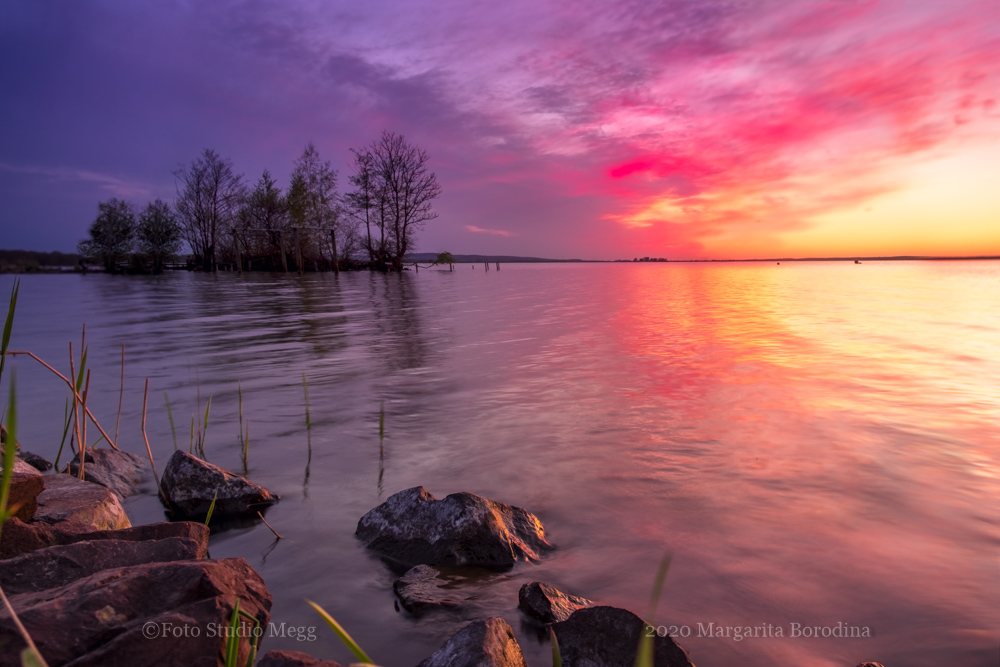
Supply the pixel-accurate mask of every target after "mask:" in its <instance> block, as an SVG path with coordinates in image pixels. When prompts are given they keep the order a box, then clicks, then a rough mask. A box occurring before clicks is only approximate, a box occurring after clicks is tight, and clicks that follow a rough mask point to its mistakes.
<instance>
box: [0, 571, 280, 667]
mask: <svg viewBox="0 0 1000 667" xmlns="http://www.w3.org/2000/svg"><path fill="white" fill-rule="evenodd" d="M237 599H238V600H239V601H240V609H241V610H242V611H245V612H247V613H248V614H250V615H251V616H253V617H255V618H256V619H257V620H258V621H259V622H260V625H261V627H262V628H266V627H267V623H268V621H269V619H270V609H271V596H270V594H269V593H268V592H267V588H266V587H265V586H264V582H263V580H262V579H261V578H260V575H258V574H257V573H256V572H255V571H254V570H253V568H251V567H250V566H249V565H248V564H247V562H246V561H245V560H243V559H242V558H227V559H223V560H191V561H177V562H173V563H154V564H150V565H136V566H133V567H125V568H118V569H114V570H104V571H101V572H98V573H96V574H92V575H90V576H88V577H84V578H82V579H78V580H76V581H74V582H72V583H70V584H67V585H65V586H60V587H58V588H53V589H49V590H47V591H39V592H28V593H21V594H19V595H13V596H10V602H11V605H12V606H13V607H14V609H16V610H17V612H18V616H19V617H20V618H21V622H22V623H24V626H25V628H26V629H27V631H28V633H29V634H30V635H31V637H32V639H34V641H35V644H37V646H38V649H39V651H40V652H41V654H42V655H43V656H45V659H46V660H47V661H48V663H49V664H50V665H53V666H55V665H64V664H67V663H71V664H72V666H73V667H107V666H109V665H143V666H144V667H153V666H158V667H170V666H175V665H184V666H185V667H188V666H191V667H217V666H218V665H222V664H223V663H224V658H225V656H224V651H225V645H226V638H225V637H224V636H222V635H223V634H224V633H223V632H220V631H219V630H218V629H219V628H220V627H222V628H226V627H228V625H229V617H230V615H231V614H232V610H233V606H234V605H235V603H236V600H237ZM210 627H214V628H215V629H216V630H215V631H214V632H210V631H209V628H210ZM244 628H245V630H244V631H245V632H249V630H250V626H244ZM196 629H197V630H196ZM264 636H266V630H265V634H264ZM0 646H4V650H3V651H2V652H0V667H20V660H19V658H18V654H19V653H20V652H21V650H22V649H23V648H24V642H23V641H22V639H21V636H20V634H19V633H18V631H17V629H16V627H15V625H14V623H13V621H12V620H11V618H10V616H9V615H8V614H7V613H6V611H2V610H0ZM248 655H249V643H248V642H247V641H246V640H243V641H240V650H239V659H238V660H237V663H238V664H240V665H244V664H246V662H247V657H248Z"/></svg>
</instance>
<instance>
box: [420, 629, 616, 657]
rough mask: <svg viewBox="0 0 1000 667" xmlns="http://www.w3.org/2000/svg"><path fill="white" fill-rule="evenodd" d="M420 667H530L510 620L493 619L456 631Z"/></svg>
mask: <svg viewBox="0 0 1000 667" xmlns="http://www.w3.org/2000/svg"><path fill="white" fill-rule="evenodd" d="M417 667H527V663H526V662H525V661H524V655H523V654H522V653H521V647H520V645H519V644H518V643H517V639H515V638H514V631H513V630H512V629H511V627H510V625H509V624H508V623H507V621H505V620H503V619H502V618H489V619H487V620H485V621H476V622H474V623H470V624H468V625H467V626H465V627H464V628H462V629H461V630H459V631H458V632H456V633H455V634H454V635H452V636H451V638H450V639H449V640H448V641H447V642H445V644H444V646H442V647H441V648H439V649H438V650H437V652H436V653H435V654H434V655H432V656H431V657H429V658H427V659H426V660H424V661H423V662H421V663H420V664H419V665H418V666H417ZM629 667H631V665H630V666H629Z"/></svg>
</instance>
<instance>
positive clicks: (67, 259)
mask: <svg viewBox="0 0 1000 667" xmlns="http://www.w3.org/2000/svg"><path fill="white" fill-rule="evenodd" d="M79 266H80V256H79V255H77V254H74V253H66V252H37V251H34V250H0V273H34V272H40V271H60V270H64V269H65V268H74V269H75V268H79Z"/></svg>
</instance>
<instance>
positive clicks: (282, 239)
mask: <svg viewBox="0 0 1000 667" xmlns="http://www.w3.org/2000/svg"><path fill="white" fill-rule="evenodd" d="M278 250H280V251H281V268H282V269H284V270H285V273H288V258H287V257H285V235H284V234H282V233H281V230H280V229H279V230H278Z"/></svg>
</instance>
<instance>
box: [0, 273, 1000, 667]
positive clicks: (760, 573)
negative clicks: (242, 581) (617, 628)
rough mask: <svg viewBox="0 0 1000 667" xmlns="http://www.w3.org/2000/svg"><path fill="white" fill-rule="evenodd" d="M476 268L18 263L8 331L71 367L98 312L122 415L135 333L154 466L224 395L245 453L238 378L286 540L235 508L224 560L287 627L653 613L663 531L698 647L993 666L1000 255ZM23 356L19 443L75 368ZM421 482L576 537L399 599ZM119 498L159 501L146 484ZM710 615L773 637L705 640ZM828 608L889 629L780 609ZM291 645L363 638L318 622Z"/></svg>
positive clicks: (136, 405) (227, 420)
mask: <svg viewBox="0 0 1000 667" xmlns="http://www.w3.org/2000/svg"><path fill="white" fill-rule="evenodd" d="M483 269H484V267H483V266H482V265H476V266H474V267H470V265H468V264H460V265H456V266H455V271H454V272H448V271H440V270H436V269H435V270H421V271H420V272H419V273H413V272H406V273H404V274H402V275H382V274H370V273H364V272H361V273H344V274H341V275H340V276H339V277H335V276H334V275H332V274H313V275H306V276H304V277H299V276H296V275H269V274H244V275H236V274H232V273H222V274H218V275H205V274H196V273H171V274H168V275H164V276H160V277H137V276H130V277H125V276H107V275H100V274H93V275H28V276H24V277H23V278H22V286H21V296H20V303H19V307H18V312H17V318H16V321H15V325H14V333H13V338H12V342H11V348H12V349H30V350H32V351H34V352H36V353H37V354H39V355H40V356H42V357H43V358H45V359H46V360H48V361H50V363H53V364H55V365H57V366H58V367H59V368H60V369H64V370H65V369H68V351H67V344H68V342H69V341H74V345H75V346H76V347H77V348H78V346H79V340H80V327H81V325H82V324H83V323H86V327H87V333H86V336H87V337H86V340H87V344H88V347H89V364H88V365H89V367H90V368H91V369H93V378H92V381H91V398H90V405H91V407H92V408H93V410H94V412H95V414H96V415H97V416H98V418H99V419H100V420H101V422H102V424H104V425H105V428H109V424H110V428H114V422H115V413H116V411H117V405H118V390H119V373H120V365H119V364H120V354H121V346H122V345H123V344H124V345H125V348H126V352H125V354H126V365H125V373H126V381H125V397H124V408H123V412H122V422H121V426H120V429H121V436H120V442H121V446H122V448H123V449H126V450H128V451H132V452H134V453H137V454H142V455H143V456H145V450H144V447H143V444H142V438H141V435H140V430H139V422H140V416H141V411H142V391H143V383H144V379H145V378H146V377H148V378H149V381H150V387H151V390H150V399H149V403H150V407H149V417H148V420H149V423H148V426H147V429H148V432H149V436H150V440H151V443H152V448H153V453H154V456H155V459H156V462H157V466H158V468H159V470H160V471H162V467H163V464H164V463H165V462H166V460H167V459H168V458H169V456H170V454H171V453H172V452H173V450H174V448H175V442H176V446H177V447H179V448H182V449H185V450H187V449H188V448H189V446H190V430H191V423H192V417H193V415H194V414H195V413H196V412H199V413H201V414H202V416H203V413H204V410H205V404H206V402H207V401H208V398H209V397H211V409H210V416H209V426H208V431H207V437H206V446H205V454H206V457H207V458H208V460H209V461H211V462H213V463H216V464H219V465H222V466H224V467H227V468H229V469H231V470H233V471H235V472H240V473H242V471H243V463H242V460H241V446H240V442H239V437H238V429H239V425H238V424H239V415H238V412H239V403H240V400H239V388H242V395H243V399H242V401H243V411H244V417H245V419H248V420H249V440H250V445H249V461H248V476H249V477H250V478H251V479H253V480H254V481H256V482H258V483H260V484H263V485H264V486H266V487H268V488H269V489H271V490H272V491H274V492H277V493H279V494H281V496H282V500H281V502H280V503H279V504H278V505H276V506H275V507H273V508H272V509H271V510H270V511H269V513H268V515H267V518H268V521H269V523H270V524H271V525H272V526H274V528H275V529H276V530H277V531H278V532H279V533H281V534H282V535H283V537H284V539H282V540H280V541H278V542H275V539H274V536H273V535H272V533H271V532H270V531H269V530H268V529H267V528H266V527H265V526H263V525H262V524H258V525H254V526H249V527H242V528H233V529H230V530H226V531H223V532H219V533H217V534H215V535H213V536H212V542H211V554H212V556H213V557H215V558H223V557H235V556H241V557H244V558H246V559H247V560H248V561H249V562H250V564H251V565H252V566H253V567H254V568H256V569H257V570H258V571H259V572H260V573H261V574H262V576H263V577H264V579H265V581H266V582H267V584H268V587H269V588H270V590H271V593H272V594H273V596H274V607H273V609H272V621H273V622H274V623H275V624H281V623H285V624H286V625H287V626H303V625H305V626H310V625H312V626H320V625H321V623H320V622H319V618H318V617H317V616H316V615H315V613H314V612H313V611H312V610H311V609H309V608H308V607H307V605H306V604H305V602H304V601H303V600H304V599H305V598H309V599H311V600H315V601H316V602H317V603H319V604H320V605H322V606H324V607H325V608H326V609H327V610H328V611H329V612H330V613H331V614H332V615H333V616H334V617H335V618H337V619H338V620H339V621H340V622H341V624H342V625H344V626H345V627H346V629H347V630H348V631H349V632H350V633H352V634H353V636H354V637H355V639H357V640H358V642H359V644H360V645H361V646H362V647H365V649H366V650H367V651H368V653H369V654H370V655H371V656H372V657H373V658H374V659H375V661H376V662H379V663H380V664H382V665H384V666H385V667H403V666H407V667H410V666H412V665H415V664H416V663H417V662H419V661H420V660H421V659H423V658H425V657H427V656H428V655H430V654H431V653H432V652H433V651H435V650H436V649H437V648H438V647H439V646H440V645H441V644H442V643H443V642H444V641H445V639H446V638H447V637H448V636H450V635H451V634H452V633H454V632H455V631H456V630H457V629H459V628H460V627H461V626H462V625H464V624H465V623H466V622H468V620H470V619H472V618H478V617H485V616H503V617H505V618H506V619H507V620H508V621H510V623H511V625H512V626H513V627H514V629H515V632H516V633H517V635H518V640H519V641H520V643H521V646H522V648H523V649H524V651H525V654H526V657H527V659H528V662H529V664H531V665H533V667H542V666H545V665H549V664H551V660H550V657H549V656H550V652H549V647H548V644H547V642H546V643H543V642H542V641H540V640H539V639H538V638H537V637H536V636H535V635H534V634H533V633H532V632H531V631H530V629H529V628H527V627H526V626H524V625H522V623H521V621H520V619H519V616H518V612H517V609H516V606H517V591H518V588H519V587H520V586H521V584H523V583H525V582H528V581H533V580H541V581H546V582H548V583H551V584H553V585H555V586H556V587H558V588H560V589H562V590H564V591H567V592H569V593H573V594H577V595H582V596H585V597H588V598H591V599H594V600H598V601H600V602H604V603H609V604H613V605H617V606H623V607H628V608H630V609H633V610H635V611H637V612H640V613H642V612H643V611H644V610H645V609H646V607H647V604H648V599H649V595H650V591H651V588H652V584H653V579H654V576H655V573H656V569H657V567H658V564H659V562H660V560H661V558H662V557H663V556H664V554H666V553H668V552H669V553H672V554H673V561H672V564H671V567H670V572H669V575H668V577H667V584H666V587H665V590H664V596H663V599H662V602H661V605H660V610H659V614H658V616H657V622H658V623H662V624H669V625H677V626H687V627H688V628H690V635H691V636H690V637H688V638H685V639H679V640H678V641H679V643H681V645H683V646H684V647H685V648H687V649H688V650H689V651H690V653H691V657H692V660H693V661H694V662H695V663H696V664H697V665H699V667H706V666H707V667H712V666H729V665H746V666H756V665H761V666H763V665H792V664H801V665H810V666H826V665H829V666H834V665H836V666H847V667H853V665H855V664H857V663H858V662H861V661H862V660H878V661H880V662H883V663H885V664H886V665H889V666H890V667H891V666H893V665H897V666H898V665H908V666H915V665H916V666H919V665H934V666H937V665H941V664H962V665H967V666H971V665H990V666H991V667H993V666H995V665H996V664H997V660H998V656H1000V630H998V628H1000V606H998V604H997V601H998V600H1000V568H998V562H1000V522H998V519H1000V480H998V473H1000V446H998V445H1000V435H998V433H1000V384H998V378H1000V262H996V261H965V262H963V261H937V262H866V263H864V264H862V265H854V264H853V263H848V262H795V263H790V262H785V263H782V264H781V265H780V266H779V265H775V264H773V263H772V264H768V263H749V262H737V263H699V264H686V263H661V264H635V263H625V264H502V265H501V269H500V270H499V271H498V270H496V268H495V267H491V270H490V271H489V272H486V271H484V270H483ZM12 281H13V277H12V276H9V275H8V276H0V290H2V292H0V294H2V295H3V298H6V295H7V294H8V293H9V290H10V286H11V284H12ZM14 366H16V370H17V383H18V404H19V407H20V415H21V417H20V424H21V427H20V438H19V439H20V441H21V443H22V444H23V445H24V447H25V448H26V449H29V450H32V451H35V452H36V453H39V454H42V455H44V456H46V457H48V458H50V459H51V458H54V457H55V454H56V449H57V447H58V443H59V440H60V437H61V435H62V420H63V409H64V401H65V398H66V392H65V390H64V388H62V387H61V386H60V384H59V381H58V380H56V379H55V378H54V377H53V376H51V375H48V374H46V372H45V371H43V370H41V369H40V368H39V367H38V366H37V365H34V364H33V363H32V362H30V361H29V360H27V359H25V358H21V359H19V360H18V361H17V363H16V364H14ZM11 367H12V366H8V368H11ZM303 375H304V376H305V378H306V384H307V385H308V406H309V412H310V417H311V428H310V429H307V428H306V414H305V413H306V401H305V397H304V387H303ZM8 380H9V376H8V375H7V374H5V377H4V385H5V386H4V387H3V389H2V390H0V400H2V401H4V402H6V400H7V393H8V392H7V386H6V385H7V381H8ZM165 395H166V397H169V402H170V407H171V414H172V416H173V420H174V424H175V426H174V428H173V429H172V428H171V424H170V420H169V418H168V412H167V409H166V400H165ZM382 406H384V437H383V438H381V439H380V436H379V421H380V409H382ZM199 418H200V417H199ZM93 430H94V429H91V432H92V433H93ZM64 460H65V457H64ZM416 485H424V486H425V487H427V489H428V490H430V491H431V492H432V493H433V494H435V495H436V496H438V497H444V496H445V495H447V494H449V493H453V492H456V491H470V492H473V493H477V494H481V495H484V496H487V497H489V498H492V499H494V500H499V501H502V502H506V503H510V504H514V505H518V506H521V507H524V508H526V509H528V510H529V511H531V512H534V513H535V514H537V515H538V516H539V518H540V519H541V520H542V522H543V523H544V524H545V527H546V530H547V533H548V536H549V539H550V540H551V541H552V542H553V543H554V544H556V545H557V547H558V549H557V550H556V551H554V552H553V553H552V554H551V555H549V556H547V557H546V558H545V559H544V560H542V561H540V562H537V563H528V564H519V565H518V566H517V567H515V568H514V569H513V570H510V571H508V572H503V573H493V574H490V573H481V574H479V575H477V576H474V577H471V578H470V581H469V582H468V584H467V585H466V587H465V588H463V589H462V590H461V594H462V595H467V597H469V598H470V600H469V601H468V603H467V605H466V607H465V609H464V610H463V611H461V612H453V613H440V614H433V615H430V616H427V617H423V618H420V619H415V618H413V617H411V616H409V615H408V614H406V613H405V612H400V611H397V610H396V608H395V605H394V596H393V593H392V582H393V580H394V578H395V576H396V575H394V574H393V573H392V572H390V571H389V569H388V568H387V567H386V566H385V565H383V563H382V562H381V561H380V560H378V559H377V558H375V557H373V556H372V555H371V554H369V553H367V552H366V551H365V549H364V548H362V546H361V545H360V543H359V542H358V541H357V539H356V538H355V537H354V530H355V528H356V526H357V521H358V519H359V518H360V517H361V516H362V515H363V514H364V513H365V512H367V511H368V510H369V509H371V508H373V507H375V506H376V505H378V504H379V503H380V502H382V501H384V500H385V499H386V498H387V497H388V496H389V495H391V494H393V493H395V492H397V491H400V490H403V489H406V488H409V487H412V486H416ZM125 506H126V509H127V511H128V513H129V515H130V517H131V519H132V522H133V523H147V522H152V521H157V520H162V518H163V511H162V508H161V507H160V506H159V504H158V501H157V500H156V497H155V488H154V486H153V484H152V481H151V480H150V481H149V482H147V483H146V484H145V485H144V486H143V492H142V493H141V494H140V495H138V496H134V497H132V498H130V499H128V500H127V501H126V503H125ZM710 623H711V624H714V626H713V627H715V628H717V627H719V626H723V627H726V626H751V627H761V626H767V625H769V624H770V625H771V626H772V627H782V628H783V632H784V635H785V636H784V637H770V638H769V637H761V636H758V637H747V638H743V639H742V640H739V641H737V640H736V639H735V638H734V637H733V636H730V637H729V638H725V637H713V636H698V635H699V634H702V635H704V634H707V633H706V632H704V630H708V627H709V624H710ZM838 623H841V624H842V625H846V626H856V627H867V628H869V633H870V635H871V636H870V637H862V638H841V637H832V636H831V637H822V636H820V637H806V636H794V637H793V636H789V635H790V634H792V631H793V628H794V626H793V624H798V626H799V627H800V628H811V627H814V626H819V627H834V626H837V624H838ZM699 624H701V626H700V627H699ZM700 630H702V632H700ZM765 634H766V633H765ZM275 648H283V649H295V650H303V651H306V652H309V653H312V654H314V655H316V656H319V657H325V658H331V659H336V660H338V661H340V662H343V663H345V664H346V663H347V662H349V661H350V660H351V656H350V654H349V653H348V651H347V649H346V648H344V647H343V645H341V644H340V642H339V641H338V640H337V639H336V637H335V636H334V635H333V633H332V632H331V631H330V630H329V629H328V628H325V627H318V628H317V631H316V639H315V641H301V642H300V641H297V640H296V639H294V638H291V637H288V636H286V637H268V638H267V639H266V640H265V643H264V646H263V649H264V650H265V651H266V650H269V649H275Z"/></svg>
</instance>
